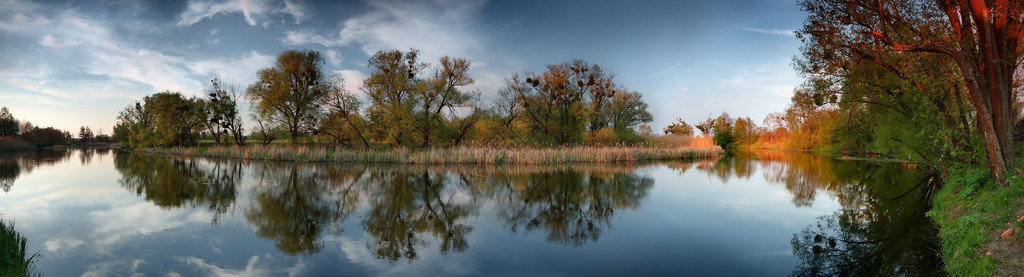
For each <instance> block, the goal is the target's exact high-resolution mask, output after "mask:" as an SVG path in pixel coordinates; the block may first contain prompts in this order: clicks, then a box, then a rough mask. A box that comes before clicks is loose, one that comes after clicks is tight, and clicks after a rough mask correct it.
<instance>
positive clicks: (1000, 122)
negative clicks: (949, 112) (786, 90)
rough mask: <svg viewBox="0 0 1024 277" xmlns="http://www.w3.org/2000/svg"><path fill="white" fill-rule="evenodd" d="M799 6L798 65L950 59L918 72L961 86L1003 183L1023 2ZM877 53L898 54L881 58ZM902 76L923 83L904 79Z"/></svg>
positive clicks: (818, 70)
mask: <svg viewBox="0 0 1024 277" xmlns="http://www.w3.org/2000/svg"><path fill="white" fill-rule="evenodd" d="M800 5H801V7H802V8H803V10H804V11H806V12H808V13H809V14H810V15H809V17H808V18H807V20H806V21H805V26H804V28H803V30H801V32H800V33H799V36H800V38H801V39H802V40H803V42H804V48H803V52H804V55H803V56H804V58H805V60H804V61H802V62H801V63H800V64H799V66H800V67H802V69H801V70H802V71H805V72H814V74H819V75H828V74H833V73H836V72H842V71H844V70H846V69H844V68H843V67H842V65H843V64H842V63H833V61H834V60H836V59H833V57H835V56H837V55H841V54H848V55H851V56H854V57H855V58H856V59H857V60H859V61H865V62H872V63H875V64H878V65H879V66H881V67H883V68H885V69H886V70H889V71H890V72H893V73H896V75H897V76H899V73H898V72H902V71H901V70H899V69H900V68H901V67H902V65H904V64H898V63H893V61H911V62H914V61H920V60H921V59H928V58H932V57H940V58H943V59H946V61H948V62H950V63H952V64H953V65H955V68H956V72H955V74H954V75H942V74H944V73H945V72H944V71H934V72H932V73H928V74H925V75H929V76H933V77H940V78H945V79H947V80H948V81H949V82H957V83H960V85H961V86H963V87H964V88H965V90H966V94H967V95H968V96H969V97H968V99H969V100H970V102H971V105H972V106H973V108H974V111H975V118H974V121H975V122H976V124H977V125H978V132H980V133H981V136H982V138H983V141H984V143H985V147H986V153H987V158H986V160H987V162H988V166H989V168H990V171H991V172H992V174H993V176H994V177H995V179H996V182H997V183H998V184H1001V185H1005V182H1003V180H1004V178H1005V176H1006V169H1007V167H1008V166H1010V165H1012V164H1013V161H1014V157H1013V151H1012V150H1013V149H1012V148H1013V134H1012V133H1013V125H1014V120H1015V117H1014V116H1015V114H1016V113H1015V111H1014V109H1013V104H1014V103H1015V102H1016V94H1014V89H1015V88H1016V86H1015V85H1014V70H1015V69H1016V68H1017V65H1018V58H1019V57H1020V56H1021V38H1022V36H1024V29H1022V28H1021V27H1020V26H1021V23H1020V21H1019V20H1020V18H1021V17H1022V16H1024V5H1022V4H1021V3H1019V2H1017V1H1006V0H990V1H981V0H979V1H966V0H958V1H949V0H935V1H920V2H905V1H871V0H855V1H827V0H805V1H802V2H801V3H800ZM880 52H882V53H887V54H893V55H895V56H900V58H899V59H890V60H887V59H885V57H886V56H881V55H878V54H879V53H880ZM904 58H905V59H904ZM838 60H840V61H842V59H838ZM900 77H907V76H906V75H904V76H900ZM904 81H905V82H906V83H908V84H912V85H920V87H919V88H925V89H927V88H928V84H925V83H921V82H917V80H914V79H911V78H909V77H907V78H905V80H904Z"/></svg>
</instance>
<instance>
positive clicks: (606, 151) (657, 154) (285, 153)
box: [138, 145, 721, 164]
mask: <svg viewBox="0 0 1024 277" xmlns="http://www.w3.org/2000/svg"><path fill="white" fill-rule="evenodd" d="M138 151H139V152H142V153H148V154H157V155H174V156H195V157H218V158H239V159H246V160H270V161H308V162H350V163H394V164H563V163H594V162H637V161H651V160H678V159H695V158H706V157H715V156H717V155H718V153H719V152H721V149H720V148H718V147H654V146H572V147H557V148H494V147H453V148H427V149H410V148H393V149H386V150H385V149H348V148H340V147H324V146H276V145H275V146H249V147H237V146H214V147H201V148H195V147H175V148H149V149H141V150H138Z"/></svg>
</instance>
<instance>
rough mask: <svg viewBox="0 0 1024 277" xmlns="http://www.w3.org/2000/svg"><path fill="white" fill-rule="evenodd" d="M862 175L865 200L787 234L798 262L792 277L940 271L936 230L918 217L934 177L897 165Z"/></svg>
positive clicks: (877, 167)
mask: <svg viewBox="0 0 1024 277" xmlns="http://www.w3.org/2000/svg"><path fill="white" fill-rule="evenodd" d="M866 172H867V174H864V175H863V176H864V177H865V179H864V180H861V181H863V183H864V184H866V185H864V187H868V190H867V191H866V193H865V194H866V196H865V197H863V199H866V201H865V202H866V203H864V205H863V206H862V208H859V209H849V208H848V209H842V210H840V211H837V212H835V213H834V214H832V215H826V216H822V217H820V218H819V221H818V223H817V224H816V225H812V226H808V227H807V228H805V229H804V230H803V231H802V232H800V233H799V234H794V235H793V240H792V244H793V253H794V254H795V255H796V256H797V257H799V258H800V259H801V261H802V264H801V265H800V266H798V267H797V268H796V269H795V270H794V272H793V275H795V276H819V275H841V276H933V275H939V274H941V272H940V270H939V269H940V268H941V260H940V258H939V256H938V247H939V246H938V243H937V241H938V240H937V238H936V234H937V229H936V228H935V226H934V225H933V224H932V222H931V221H930V220H929V219H928V218H927V217H925V216H924V213H925V212H927V211H928V209H929V207H930V206H929V203H930V202H929V201H928V200H929V199H930V197H929V194H930V192H929V190H930V188H932V187H933V184H932V183H931V182H932V181H933V180H934V179H932V178H930V177H928V176H922V174H920V173H919V172H912V171H907V170H904V169H902V168H900V167H899V165H898V164H882V165H873V166H871V167H870V168H869V169H868V170H867V171H866Z"/></svg>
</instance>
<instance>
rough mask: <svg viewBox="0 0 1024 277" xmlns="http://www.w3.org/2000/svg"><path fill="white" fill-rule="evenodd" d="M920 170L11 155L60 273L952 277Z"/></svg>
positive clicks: (785, 160)
mask: <svg viewBox="0 0 1024 277" xmlns="http://www.w3.org/2000/svg"><path fill="white" fill-rule="evenodd" d="M935 182H937V178H934V177H933V176H931V175H928V174H926V173H925V172H923V171H922V170H918V169H917V168H916V166H915V165H913V164H906V163H871V162H864V161H843V160H836V159H832V158H829V157H824V156H817V155H811V154H805V153H794V152H757V153H747V154H737V155H733V156H728V157H722V158H718V159H714V160H699V161H670V162H658V163H646V164H576V165H559V166H525V165H512V166H467V165H462V166H419V165H365V164H329V163H293V162H242V161H238V160H215V159H198V158H196V159H192V158H171V157H157V156H147V155H140V154H131V153H124V152H117V151H113V150H66V151H39V152H22V153H8V154H2V155H0V188H2V189H3V192H2V193H0V214H2V215H0V218H2V219H4V220H5V221H13V222H15V229H17V230H19V231H20V232H21V233H22V234H23V235H24V236H25V237H27V238H28V242H29V250H30V252H33V253H34V252H36V251H38V252H39V253H40V254H42V258H40V259H39V260H38V263H37V264H36V266H37V268H38V271H40V272H42V273H43V274H44V275H47V276H78V275H86V276H132V275H139V274H144V275H146V276H282V275H293V276H322V275H344V276H350V275H355V276H366V275H370V276H410V275H411V276H421V275H425V276H463V275H468V276H524V275H526V276H663V275H675V276H678V275H684V276H787V275H799V276H813V275H834V274H843V275H855V276H865V275H883V276H893V275H902V276H907V275H911V276H916V275H926V276H929V275H937V274H941V266H942V264H941V259H940V258H939V257H938V247H939V246H938V244H937V233H936V232H937V231H936V230H937V229H936V227H935V226H934V224H933V223H932V222H931V221H930V220H929V219H928V218H927V217H926V216H925V212H927V211H928V209H929V207H930V202H929V199H930V191H931V189H932V188H933V187H934V186H935Z"/></svg>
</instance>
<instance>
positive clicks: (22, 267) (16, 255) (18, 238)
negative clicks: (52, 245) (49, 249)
mask: <svg viewBox="0 0 1024 277" xmlns="http://www.w3.org/2000/svg"><path fill="white" fill-rule="evenodd" d="M27 244H28V240H27V239H26V238H25V237H24V236H22V235H21V233H19V232H18V231H17V230H15V229H14V223H13V222H10V221H4V220H2V219H0V276H42V274H40V273H38V272H36V268H35V262H36V261H37V260H38V258H39V257H40V255H39V253H35V254H32V255H28V252H27V250H26V249H27V248H26V246H27Z"/></svg>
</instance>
